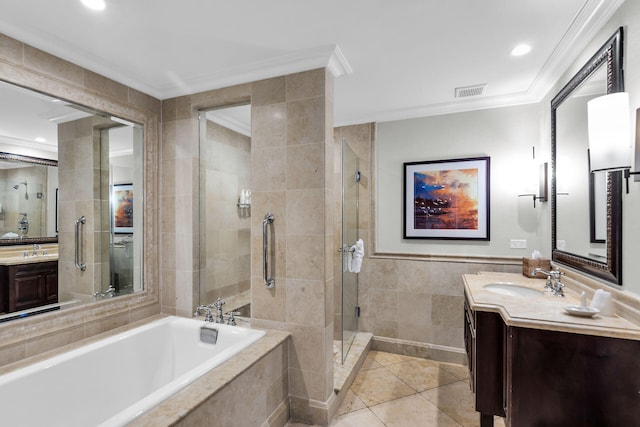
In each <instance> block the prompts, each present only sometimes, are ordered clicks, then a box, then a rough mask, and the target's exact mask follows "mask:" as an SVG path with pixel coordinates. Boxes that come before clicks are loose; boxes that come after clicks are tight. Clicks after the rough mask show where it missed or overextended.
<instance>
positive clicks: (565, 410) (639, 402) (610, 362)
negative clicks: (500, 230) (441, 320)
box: [465, 298, 640, 427]
mask: <svg viewBox="0 0 640 427" xmlns="http://www.w3.org/2000/svg"><path fill="white" fill-rule="evenodd" d="M466 299H467V298H465V346H466V349H467V355H468V356H469V370H470V373H471V384H472V390H473V391H474V393H475V404H476V410H477V411H478V412H480V413H481V416H480V425H481V426H482V427H487V426H492V425H493V416H494V415H499V416H503V417H505V416H506V425H507V426H511V427H534V426H536V427H537V426H582V427H587V426H594V427H607V426H616V427H618V426H639V425H640V357H639V355H640V341H636V340H630V339H621V338H611V337H601V336H595V335H585V334H579V333H569V332H560V331H551V330H545V329H530V328H524V327H513V326H507V325H506V324H505V323H504V321H503V320H502V317H501V315H500V314H498V313H493V312H484V311H477V310H472V309H471V308H470V305H469V304H468V302H467V301H466Z"/></svg>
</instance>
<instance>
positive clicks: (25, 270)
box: [0, 261, 58, 313]
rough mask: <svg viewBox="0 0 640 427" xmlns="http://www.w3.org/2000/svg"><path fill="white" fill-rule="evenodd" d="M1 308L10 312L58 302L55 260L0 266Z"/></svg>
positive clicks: (56, 265) (56, 263)
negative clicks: (0, 284)
mask: <svg viewBox="0 0 640 427" xmlns="http://www.w3.org/2000/svg"><path fill="white" fill-rule="evenodd" d="M0 277H1V278H2V280H1V283H2V288H3V290H2V295H3V296H4V299H3V301H2V304H3V306H2V311H4V312H5V313H12V312H14V311H20V310H26V309H29V308H34V307H39V306H42V305H46V304H53V303H56V302H58V262H57V261H47V262H38V263H29V264H18V265H8V266H2V267H1V269H0Z"/></svg>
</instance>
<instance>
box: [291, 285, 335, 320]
mask: <svg viewBox="0 0 640 427" xmlns="http://www.w3.org/2000/svg"><path fill="white" fill-rule="evenodd" d="M286 286H287V317H286V321H287V322H288V323H295V324H301V325H308V326H316V327H319V326H323V327H324V326H325V325H324V319H325V313H324V307H325V304H324V298H325V292H324V290H325V289H324V288H325V286H324V281H320V280H295V279H287V281H286Z"/></svg>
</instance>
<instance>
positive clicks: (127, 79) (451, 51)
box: [0, 0, 624, 127]
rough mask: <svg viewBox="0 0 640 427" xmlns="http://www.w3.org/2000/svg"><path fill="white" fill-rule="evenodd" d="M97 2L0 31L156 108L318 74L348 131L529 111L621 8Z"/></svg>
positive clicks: (44, 13) (11, 11)
mask: <svg viewBox="0 0 640 427" xmlns="http://www.w3.org/2000/svg"><path fill="white" fill-rule="evenodd" d="M105 1H106V3H107V4H106V8H105V9H104V10H103V11H101V12H96V11H92V10H89V9H87V8H85V7H84V6H83V5H82V4H81V2H80V0H56V1H50V0H20V1H15V0H0V10H2V13H1V14H0V32H2V33H5V34H7V35H9V36H11V37H14V38H16V39H18V40H21V41H23V42H25V43H28V44H30V45H32V46H35V47H38V48H40V49H42V50H45V51H47V52H50V53H52V54H54V55H56V56H59V57H61V58H64V59H66V60H69V61H71V62H74V63H76V64H78V65H80V66H83V67H85V68H88V69H90V70H92V71H95V72H97V73H100V74H102V75H105V76H107V77H109V78H112V79H114V80H116V81H118V82H121V83H123V84H126V85H129V86H131V87H134V88H136V89H138V90H140V91H142V92H145V93H147V94H149V95H152V96H155V97H157V98H160V99H167V98H171V97H175V96H179V95H185V94H189V93H195V92H199V91H203V90H208V89H214V88H219V87H225V86H229V85H232V84H237V83H244V82H249V81H255V80H258V79H263V78H269V77H275V76H279V75H284V74H289V73H292V72H298V71H304V70H309V69H313V68H318V67H324V66H327V67H329V69H330V70H331V71H332V72H333V73H334V75H335V76H336V79H335V87H334V123H335V124H336V125H347V124H355V123H365V122H372V121H389V120H399V119H405V118H412V117H420V116H428V115H436V114H444V113H450V112H459V111H469V110H475V109H482V108H492V107H496V106H505V105H517V104H523V103H531V102H538V101H540V100H541V99H542V97H543V96H545V95H546V94H547V92H548V90H549V89H550V88H551V87H552V85H553V84H554V83H555V82H556V81H557V79H558V78H559V77H560V76H561V75H562V73H563V72H564V71H565V70H566V69H567V68H568V66H569V64H570V63H571V62H572V61H573V60H574V59H575V58H576V56H577V55H578V53H579V52H580V51H581V50H582V49H583V48H584V47H585V45H586V43H588V42H589V41H590V40H591V39H592V38H593V36H594V35H595V34H596V32H597V31H598V30H599V29H600V28H601V27H602V26H603V25H604V23H605V22H606V21H607V20H608V19H609V18H610V17H611V15H612V14H613V13H614V12H615V10H616V9H617V8H618V7H619V6H620V4H622V2H623V1H624V0H561V1H558V0H517V1H513V0H482V1H478V0H395V1H389V0H387V1H383V0H305V1H302V0H270V1H260V0H234V1H222V0H206V1H205V0H180V1H175V0H174V1H169V0H105ZM520 43H528V44H530V45H531V46H532V50H531V52H530V53H529V54H528V55H526V56H521V57H513V56H511V55H510V51H511V50H512V48H513V47H514V46H516V45H517V44H520ZM480 84H482V85H486V86H485V87H484V90H483V93H482V94H481V95H476V96H468V97H463V98H455V89H456V88H458V87H467V86H474V85H480ZM1 126H2V124H1V123H0V127H1Z"/></svg>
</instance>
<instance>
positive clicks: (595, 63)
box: [551, 27, 624, 286]
mask: <svg viewBox="0 0 640 427" xmlns="http://www.w3.org/2000/svg"><path fill="white" fill-rule="evenodd" d="M622 52H623V30H622V27H620V28H618V30H617V31H616V32H615V34H614V35H613V36H612V37H611V38H610V39H609V40H607V42H606V43H605V44H604V45H603V46H602V47H601V48H600V49H599V50H598V51H597V52H596V53H595V55H593V56H592V57H591V59H589V61H587V63H586V64H585V65H584V66H583V67H582V68H581V69H580V70H579V71H578V72H577V73H576V75H575V76H573V78H572V79H571V80H570V81H569V82H568V83H567V84H566V85H565V86H564V87H563V88H562V89H561V90H560V92H558V94H557V95H556V96H555V97H554V98H553V99H552V100H551V164H552V168H553V174H552V181H551V245H552V260H553V261H555V262H558V263H561V264H565V265H567V266H569V267H572V268H574V269H576V270H579V271H581V272H583V273H586V274H589V275H591V276H595V277H597V278H600V279H603V280H605V281H607V282H610V283H612V284H615V285H619V286H621V285H622V173H621V172H619V171H618V172H613V173H612V172H610V173H609V176H608V179H607V239H606V240H607V251H606V252H607V260H606V262H600V261H597V260H594V259H591V258H587V257H584V256H582V255H578V254H574V253H571V252H568V251H566V250H560V249H558V246H557V229H556V226H557V223H556V214H557V200H556V198H557V182H556V177H557V173H556V172H557V170H556V167H557V164H556V160H557V159H556V143H557V141H556V124H557V123H556V110H557V108H558V107H559V106H560V105H561V104H562V102H563V101H564V100H566V99H567V98H568V97H569V96H570V95H571V94H572V93H573V91H574V90H576V89H577V88H578V87H579V86H580V85H581V84H582V83H583V82H584V81H585V80H586V79H587V78H589V76H591V75H592V73H594V72H595V71H596V70H597V69H598V68H599V67H600V66H601V65H603V64H606V67H607V93H615V92H622V91H623V90H624V76H623V65H622V64H623V62H622ZM585 178H586V177H585ZM584 232H585V233H589V230H585V231H584Z"/></svg>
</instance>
